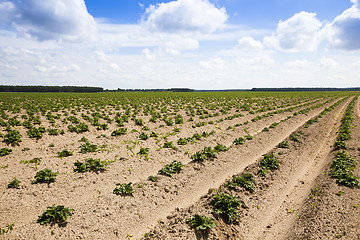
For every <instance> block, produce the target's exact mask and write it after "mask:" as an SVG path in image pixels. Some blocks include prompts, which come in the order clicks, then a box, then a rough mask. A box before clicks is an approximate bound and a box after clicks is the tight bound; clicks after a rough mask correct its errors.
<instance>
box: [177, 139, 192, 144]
mask: <svg viewBox="0 0 360 240" xmlns="http://www.w3.org/2000/svg"><path fill="white" fill-rule="evenodd" d="M188 142H189V139H188V138H179V139H178V140H177V144H178V145H186V144H187V143H188Z"/></svg>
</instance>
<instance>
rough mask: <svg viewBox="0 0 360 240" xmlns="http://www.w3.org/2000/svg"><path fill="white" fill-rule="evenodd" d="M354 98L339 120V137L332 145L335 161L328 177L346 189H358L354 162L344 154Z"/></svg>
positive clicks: (349, 137)
mask: <svg viewBox="0 0 360 240" xmlns="http://www.w3.org/2000/svg"><path fill="white" fill-rule="evenodd" d="M355 100H356V98H354V99H353V100H352V101H351V103H350V104H349V106H348V107H347V109H346V112H345V116H344V117H343V118H342V119H341V126H340V130H339V135H338V136H337V138H336V140H335V144H334V146H333V147H334V150H335V151H336V152H334V156H335V159H334V160H333V161H332V163H331V164H330V168H331V171H330V176H331V177H333V178H336V181H337V183H338V184H340V185H344V186H347V187H351V188H352V187H360V186H359V181H358V179H359V177H357V176H355V175H354V173H353V171H354V169H355V167H356V161H355V160H354V159H353V158H352V157H351V156H350V155H349V154H348V153H347V152H346V142H345V141H348V140H350V139H351V124H352V120H353V113H354V112H353V108H354V104H355Z"/></svg>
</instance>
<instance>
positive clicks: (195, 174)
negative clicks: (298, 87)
mask: <svg viewBox="0 0 360 240" xmlns="http://www.w3.org/2000/svg"><path fill="white" fill-rule="evenodd" d="M358 96H359V93H358V92H284V93H275V92H267V93H265V92H257V93H254V92H205V93H197V92H192V93H173V92H158V93H155V92H146V93H144V92H143V93H141V92H117V93H115V92H105V93H1V94H0V102H1V105H0V192H1V193H0V216H1V217H0V239H26V240H29V239H39V240H40V239H41V240H43V239H142V240H150V239H221V240H223V239H224V240H225V239H360V227H359V226H360V217H359V216H360V209H359V207H360V189H359V182H358V176H360V167H359V160H360V109H359V107H360V103H359V97H358Z"/></svg>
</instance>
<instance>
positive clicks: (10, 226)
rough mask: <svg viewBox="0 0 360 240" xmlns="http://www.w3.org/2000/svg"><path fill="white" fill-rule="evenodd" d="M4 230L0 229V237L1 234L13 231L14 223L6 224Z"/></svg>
mask: <svg viewBox="0 0 360 240" xmlns="http://www.w3.org/2000/svg"><path fill="white" fill-rule="evenodd" d="M6 228H7V229H6V230H5V229H1V228H0V236H1V235H3V234H5V233H8V232H10V231H12V230H13V229H14V223H12V224H7V225H6Z"/></svg>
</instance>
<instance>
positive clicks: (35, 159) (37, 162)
mask: <svg viewBox="0 0 360 240" xmlns="http://www.w3.org/2000/svg"><path fill="white" fill-rule="evenodd" d="M40 162H41V158H33V159H31V160H28V161H25V160H23V161H20V163H24V164H34V168H37V166H38V165H39V164H40Z"/></svg>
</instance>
